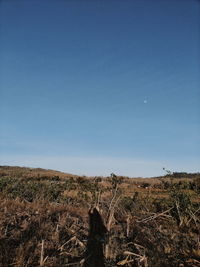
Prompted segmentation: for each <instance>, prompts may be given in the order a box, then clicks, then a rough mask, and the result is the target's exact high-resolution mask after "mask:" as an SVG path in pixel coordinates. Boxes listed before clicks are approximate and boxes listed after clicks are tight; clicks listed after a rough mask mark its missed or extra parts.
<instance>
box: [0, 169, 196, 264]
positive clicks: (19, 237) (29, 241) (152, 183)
mask: <svg viewBox="0 0 200 267" xmlns="http://www.w3.org/2000/svg"><path fill="white" fill-rule="evenodd" d="M198 175H199V174H195V175H192V177H191V176H189V177H187V175H184V177H182V175H181V177H180V176H179V177H174V176H173V175H171V176H169V175H167V176H165V177H156V178H128V177H122V176H117V175H115V174H111V175H110V176H109V177H80V176H77V175H73V174H65V173H62V172H58V171H53V170H44V169H40V168H36V169H33V168H22V167H11V166H1V167H0V218H1V219H0V266H2V267H7V266H15V267H21V266H28V267H34V266H49V267H54V266H74V267H75V266H81V262H82V261H83V258H84V255H85V251H86V247H87V236H88V211H89V209H90V208H91V207H97V208H98V210H99V212H100V214H101V216H102V220H103V221H104V224H105V226H106V228H107V230H108V233H107V235H106V239H105V240H101V242H103V243H102V244H104V247H105V250H104V253H105V264H106V265H105V266H108V267H109V266H110V267H111V266H113V267H114V266H138V267H139V266H140V267H141V266H145V267H146V266H150V267H151V266H152V267H153V266H155V267H159V266H180V267H181V266H200V243H199V234H200V233H199V229H200V219H199V218H200V178H199V176H198Z"/></svg>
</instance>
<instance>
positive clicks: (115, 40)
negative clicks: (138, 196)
mask: <svg viewBox="0 0 200 267" xmlns="http://www.w3.org/2000/svg"><path fill="white" fill-rule="evenodd" d="M199 30H200V2H199V1H193V0H190V1H188V0H187V1H184V0H173V1H172V0H168V1H164V0H159V1H158V0H157V1H156V0H155V1H154V0H146V1H145V0H144V1H143V0H138V1H137V0H132V1H131V0H127V1H123V0H116V1H114V0H113V1H106V0H105V1H98V0H96V1H95V0H94V1H87V0H85V1H84V0H83V1H76V0H73V1H72V0H71V1H70V0H68V1H64V0H63V1H59V0H58V1H56V0H54V1H51V0H48V1H47V0H46V1H45V0H40V1H39V0H38V1H37V0H27V1H25V0H24V1H20V0H18V1H11V0H10V1H8V0H1V2H0V114H1V116H0V164H1V165H20V166H30V167H42V168H50V169H58V170H62V171H66V172H71V173H75V174H85V175H109V174H110V173H111V172H114V173H116V174H122V175H128V176H132V177H134V176H154V175H160V174H164V172H163V170H162V167H165V168H166V169H169V170H172V171H190V172H193V171H199V170H200V89H199V88H200V80H199V74H200V53H199V47H200V34H199Z"/></svg>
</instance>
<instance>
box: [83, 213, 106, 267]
mask: <svg viewBox="0 0 200 267" xmlns="http://www.w3.org/2000/svg"><path fill="white" fill-rule="evenodd" d="M106 232H107V229H106V227H105V225H104V223H103V220H102V218H101V215H100V214H99V212H98V210H97V209H96V208H93V209H90V210H89V235H88V241H87V248H86V252H85V260H84V264H83V266H84V267H105V264H104V254H103V244H104V243H105V234H106Z"/></svg>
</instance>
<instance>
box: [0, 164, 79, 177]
mask: <svg viewBox="0 0 200 267" xmlns="http://www.w3.org/2000/svg"><path fill="white" fill-rule="evenodd" d="M3 176H12V177H13V178H15V177H16V178H46V177H48V178H52V177H57V176H58V177H59V178H70V177H77V175H73V174H69V173H64V172H60V171H55V170H48V169H42V168H28V167H18V166H0V177H3Z"/></svg>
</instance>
